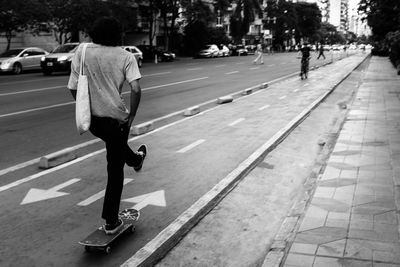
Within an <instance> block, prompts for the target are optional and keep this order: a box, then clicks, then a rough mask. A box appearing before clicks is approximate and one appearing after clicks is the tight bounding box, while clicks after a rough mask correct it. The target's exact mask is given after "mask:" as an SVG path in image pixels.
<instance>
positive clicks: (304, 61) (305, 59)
mask: <svg viewBox="0 0 400 267" xmlns="http://www.w3.org/2000/svg"><path fill="white" fill-rule="evenodd" d="M310 51H311V48H310V47H309V46H308V44H307V43H304V45H303V47H302V48H301V49H300V53H301V70H300V77H301V79H302V80H303V79H307V78H308V77H307V76H308V65H309V62H310Z"/></svg>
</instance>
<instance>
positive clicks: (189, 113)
mask: <svg viewBox="0 0 400 267" xmlns="http://www.w3.org/2000/svg"><path fill="white" fill-rule="evenodd" d="M198 113H200V107H199V106H193V107H190V108H187V109H185V111H184V112H183V115H184V116H193V115H196V114H198Z"/></svg>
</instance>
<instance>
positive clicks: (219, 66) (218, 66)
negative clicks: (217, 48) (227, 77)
mask: <svg viewBox="0 0 400 267" xmlns="http://www.w3.org/2000/svg"><path fill="white" fill-rule="evenodd" d="M225 66H226V65H217V66H215V67H216V68H221V67H225Z"/></svg>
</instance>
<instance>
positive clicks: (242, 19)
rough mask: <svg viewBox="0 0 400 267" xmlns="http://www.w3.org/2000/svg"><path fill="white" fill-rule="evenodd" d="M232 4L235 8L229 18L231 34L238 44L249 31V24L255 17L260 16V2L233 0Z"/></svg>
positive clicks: (257, 0)
mask: <svg viewBox="0 0 400 267" xmlns="http://www.w3.org/2000/svg"><path fill="white" fill-rule="evenodd" d="M261 2H262V1H261ZM234 3H235V4H236V7H235V10H234V11H233V14H232V17H231V34H232V37H233V39H235V41H237V42H239V41H240V40H241V39H242V37H243V36H244V35H245V34H246V33H247V32H248V31H249V26H250V23H252V22H254V20H255V19H256V16H257V15H258V16H259V17H261V16H262V9H261V3H260V0H235V1H234Z"/></svg>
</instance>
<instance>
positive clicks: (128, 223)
mask: <svg viewBox="0 0 400 267" xmlns="http://www.w3.org/2000/svg"><path fill="white" fill-rule="evenodd" d="M119 217H120V218H121V219H122V220H123V221H124V225H123V227H122V228H121V229H120V230H119V231H118V232H117V233H115V234H113V235H107V234H106V233H105V232H104V230H103V227H102V226H101V227H99V228H97V229H96V230H95V231H94V232H92V233H91V234H90V235H88V236H87V237H86V238H85V239H83V240H81V241H79V244H81V245H83V246H85V250H86V251H90V250H91V249H97V250H103V251H104V252H106V253H107V254H108V253H110V251H111V243H112V242H113V241H114V240H116V239H117V238H118V237H119V236H120V235H122V234H123V233H125V232H132V233H133V232H134V231H135V224H136V221H137V220H139V217H140V212H139V211H138V210H136V209H125V210H123V211H121V212H120V213H119Z"/></svg>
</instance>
